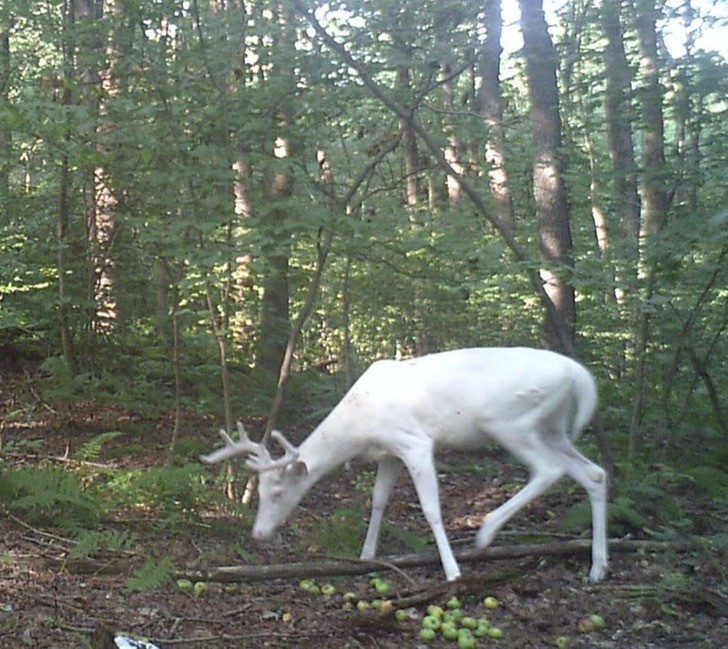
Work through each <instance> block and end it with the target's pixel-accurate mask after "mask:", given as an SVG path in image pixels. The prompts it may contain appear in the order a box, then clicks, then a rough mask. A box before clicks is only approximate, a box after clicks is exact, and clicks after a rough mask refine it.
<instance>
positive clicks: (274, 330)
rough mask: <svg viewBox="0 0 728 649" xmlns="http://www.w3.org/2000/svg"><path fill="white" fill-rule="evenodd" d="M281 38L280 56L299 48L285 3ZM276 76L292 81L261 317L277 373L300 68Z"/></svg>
mask: <svg viewBox="0 0 728 649" xmlns="http://www.w3.org/2000/svg"><path fill="white" fill-rule="evenodd" d="M277 20H278V29H279V31H280V33H279V35H278V37H277V38H276V39H275V40H274V44H275V47H276V48H281V55H280V56H279V57H277V56H275V55H274V61H277V60H286V59H287V57H288V56H289V55H290V52H293V51H294V50H295V38H296V34H295V29H294V26H293V24H292V22H293V16H292V15H290V14H289V13H288V12H286V11H284V10H283V9H281V8H279V10H278V15H277ZM271 75H272V76H273V77H276V78H285V79H287V80H288V82H289V83H290V84H291V87H290V90H289V93H288V96H287V98H286V99H285V100H283V101H282V105H281V107H280V110H279V114H278V115H277V117H278V121H279V122H280V124H281V128H280V131H279V134H278V137H277V138H276V140H275V142H274V144H273V156H274V157H275V158H276V159H277V161H278V162H276V163H274V164H273V165H272V167H271V169H270V170H269V171H268V174H267V178H266V195H267V198H268V202H269V203H270V205H271V206H272V207H271V209H270V211H269V212H268V216H267V222H266V223H265V224H264V225H263V227H264V228H265V229H266V230H267V231H268V235H267V236H268V238H269V239H270V241H271V245H269V246H268V249H267V250H266V251H265V253H264V254H265V257H266V258H267V261H268V274H267V277H266V278H265V281H264V284H263V299H262V305H261V321H260V333H259V345H258V365H259V366H260V367H261V368H263V369H264V370H266V371H267V372H268V373H270V374H271V375H273V376H275V375H276V374H277V372H278V370H279V369H280V367H281V363H282V362H283V358H284V355H285V351H286V340H287V339H288V336H289V331H290V305H289V289H290V287H289V281H288V271H289V263H290V249H291V237H290V234H289V233H288V232H287V229H286V223H287V220H288V206H287V205H286V203H287V199H288V198H289V197H290V196H291V194H292V192H293V174H292V170H291V166H290V165H289V164H288V161H289V159H290V158H291V157H292V156H293V146H294V142H293V141H292V134H291V131H292V126H293V110H292V108H291V105H290V102H291V101H292V98H293V97H294V96H295V92H296V89H295V79H296V76H295V72H294V70H292V69H289V68H286V67H284V66H281V65H279V64H278V63H274V65H273V71H272V72H271Z"/></svg>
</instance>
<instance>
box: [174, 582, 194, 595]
mask: <svg viewBox="0 0 728 649" xmlns="http://www.w3.org/2000/svg"><path fill="white" fill-rule="evenodd" d="M177 588H179V589H180V590H181V591H184V592H186V593H189V592H190V591H191V590H192V588H193V586H192V582H191V581H190V580H189V579H178V580H177Z"/></svg>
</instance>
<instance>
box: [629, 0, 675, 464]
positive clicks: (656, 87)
mask: <svg viewBox="0 0 728 649" xmlns="http://www.w3.org/2000/svg"><path fill="white" fill-rule="evenodd" d="M635 4H636V21H637V36H638V40H639V47H640V73H641V76H642V167H643V171H642V227H641V231H640V248H641V258H642V259H641V261H642V269H643V270H642V273H643V275H644V286H645V289H644V291H643V294H644V295H643V299H644V301H645V302H648V301H649V300H650V299H651V298H652V296H653V294H654V291H655V286H656V280H657V273H658V268H659V260H660V251H659V250H658V249H657V245H658V243H657V242H658V235H659V234H660V232H661V231H662V229H663V228H664V227H665V225H666V223H667V208H668V194H667V189H666V181H667V178H666V168H665V135H664V122H663V113H662V96H663V91H662V86H661V85H660V78H659V74H660V63H659V58H658V53H657V18H658V15H659V10H658V8H657V6H656V0H636V3H635ZM649 338H650V314H649V312H648V310H647V309H643V311H642V316H641V323H640V328H639V335H638V343H637V354H638V359H639V360H638V387H637V391H636V393H635V398H634V403H633V408H632V420H631V424H630V437H629V448H628V457H629V460H630V461H631V460H633V459H634V457H635V455H636V450H637V439H638V435H639V427H640V423H641V420H642V414H643V408H644V404H645V401H646V391H647V383H648V382H647V369H648V368H647V365H648V354H649Z"/></svg>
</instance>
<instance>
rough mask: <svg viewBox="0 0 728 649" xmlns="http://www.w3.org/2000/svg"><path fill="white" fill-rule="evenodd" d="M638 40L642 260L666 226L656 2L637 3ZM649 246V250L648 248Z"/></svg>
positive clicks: (665, 179) (661, 90)
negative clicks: (640, 81)
mask: <svg viewBox="0 0 728 649" xmlns="http://www.w3.org/2000/svg"><path fill="white" fill-rule="evenodd" d="M636 9H637V14H636V20H637V36H638V38H639V47H640V73H641V76H642V151H643V153H642V166H643V172H642V232H641V234H642V243H643V258H644V257H645V253H647V254H649V253H650V252H651V251H649V250H648V249H649V247H650V246H651V245H652V243H654V237H655V235H657V234H659V233H660V232H661V231H662V229H663V227H664V226H665V224H666V223H667V207H668V195H667V189H666V188H667V176H666V173H667V172H666V168H665V127H664V120H663V114H662V112H663V111H662V97H663V89H662V85H661V84H660V62H659V58H658V53H657V27H656V25H657V18H658V13H659V11H658V9H657V7H656V3H655V0H636ZM645 246H646V247H645Z"/></svg>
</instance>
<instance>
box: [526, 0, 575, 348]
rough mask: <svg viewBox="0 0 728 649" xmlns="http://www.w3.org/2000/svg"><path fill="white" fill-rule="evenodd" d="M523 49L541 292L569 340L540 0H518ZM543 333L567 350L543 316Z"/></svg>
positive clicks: (560, 189) (553, 97)
mask: <svg viewBox="0 0 728 649" xmlns="http://www.w3.org/2000/svg"><path fill="white" fill-rule="evenodd" d="M520 5H521V29H522V31H523V51H524V55H525V57H526V74H527V78H528V94H529V97H530V100H531V111H530V116H531V139H532V146H533V155H534V163H533V186H534V197H535V200H536V210H537V214H538V222H539V238H540V244H541V257H542V261H543V266H542V270H541V277H542V279H543V281H544V284H545V289H546V292H547V293H548V295H549V297H550V298H551V301H552V302H553V304H554V306H555V307H556V310H557V311H558V312H559V313H560V314H561V317H562V319H563V321H564V323H565V324H566V327H567V332H566V333H567V335H568V336H569V337H570V338H571V340H572V342H573V339H574V333H575V326H576V303H575V299H574V298H575V295H574V287H573V285H572V284H571V281H572V273H573V265H574V264H573V260H572V257H571V254H572V241H571V228H570V223H569V206H568V203H567V198H566V188H565V186H564V179H563V169H562V167H563V164H562V160H561V157H560V156H561V116H560V113H559V95H558V88H557V85H556V64H557V61H556V51H555V49H554V46H553V43H552V42H551V37H550V36H549V33H548V29H547V25H546V19H545V17H544V13H543V4H542V0H520ZM545 333H546V338H547V341H548V343H549V346H550V347H551V348H553V349H558V350H561V351H566V350H565V349H564V346H563V345H562V343H561V341H560V336H559V333H558V332H556V331H554V330H553V324H552V323H551V322H550V321H548V320H547V322H546V325H545Z"/></svg>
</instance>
